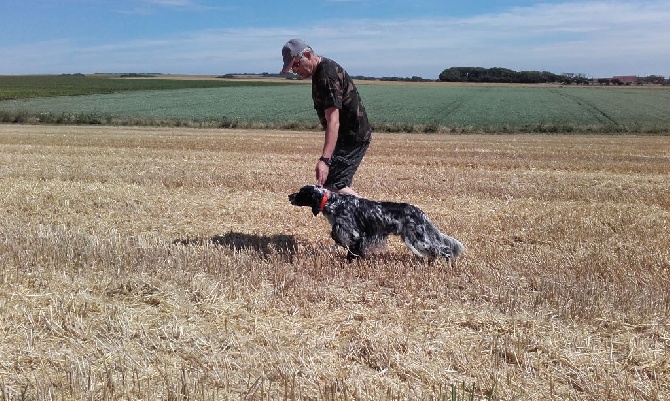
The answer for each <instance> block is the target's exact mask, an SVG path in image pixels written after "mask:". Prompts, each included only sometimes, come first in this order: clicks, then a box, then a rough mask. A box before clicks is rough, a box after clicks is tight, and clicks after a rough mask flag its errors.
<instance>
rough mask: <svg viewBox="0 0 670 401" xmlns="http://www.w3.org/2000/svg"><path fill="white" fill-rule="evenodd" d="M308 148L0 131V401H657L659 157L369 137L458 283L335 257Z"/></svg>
mask: <svg viewBox="0 0 670 401" xmlns="http://www.w3.org/2000/svg"><path fill="white" fill-rule="evenodd" d="M322 135H323V134H322V133H321V132H317V133H315V132H290V131H253V130H248V131H242V130H206V129H179V128H164V129H161V128H129V127H95V126H93V127H91V126H78V127H71V126H22V125H0V188H1V189H2V190H1V191H0V211H1V212H2V213H0V260H1V261H2V270H0V335H1V336H2V341H1V342H0V394H1V395H2V398H3V399H9V400H15V399H38V400H42V399H65V400H69V399H148V400H153V399H171V400H175V399H217V400H218V399H257V400H270V399H342V400H348V399H369V400H380V399H426V400H428V399H459V400H464V399H477V400H479V399H494V400H499V399H500V400H509V399H524V400H538V399H561V400H603V399H641V400H667V399H668V398H670V384H669V383H670V291H668V289H669V288H670V236H668V234H667V233H668V232H670V137H668V136H630V135H627V136H614V135H613V136H609V135H599V136H558V135H554V136H541V135H528V136H521V135H496V136H486V135H460V136H457V135H425V134H421V135H419V134H376V135H375V139H374V142H373V145H372V146H371V148H370V150H369V152H368V155H367V156H366V159H365V160H364V162H363V165H362V167H361V169H360V171H359V173H358V175H357V177H356V181H355V183H354V187H355V188H356V189H357V190H358V191H359V193H360V194H361V195H363V196H365V197H368V198H373V199H379V200H392V201H403V202H410V203H414V204H416V205H418V206H419V207H421V208H422V209H423V210H425V211H426V212H427V213H428V215H429V216H430V217H431V219H432V220H433V221H434V222H435V223H436V225H437V226H438V227H440V228H441V229H442V230H443V231H444V232H446V233H448V234H450V235H453V236H454V237H456V238H458V239H459V240H461V241H462V242H463V243H464V244H465V245H466V247H467V251H466V253H465V255H464V257H463V258H462V259H461V260H460V261H459V262H458V264H457V265H456V266H455V267H449V266H448V265H447V264H446V263H437V264H434V265H427V264H424V263H423V262H422V261H420V260H418V259H416V258H415V257H414V256H413V255H411V253H410V252H409V250H407V249H406V248H405V247H404V246H403V245H401V244H400V242H399V241H397V240H395V239H394V240H393V241H391V242H390V243H389V246H388V249H387V250H386V251H385V252H383V253H380V254H379V255H376V256H374V257H373V258H371V259H369V260H364V261H357V262H354V263H351V264H349V263H347V262H346V261H345V259H344V254H345V253H344V251H343V250H339V249H332V247H331V245H332V241H331V240H330V238H329V234H328V230H329V226H328V224H327V222H326V221H325V219H324V218H323V217H321V216H318V217H316V218H315V217H313V216H312V214H311V213H310V212H309V211H307V210H305V209H301V208H296V207H293V206H291V205H290V204H289V203H288V200H287V194H289V193H290V192H293V191H294V190H296V189H298V188H299V187H300V186H302V185H304V184H305V183H311V182H313V181H314V178H313V169H314V165H315V162H316V159H317V158H318V152H319V151H320V149H321V144H322Z"/></svg>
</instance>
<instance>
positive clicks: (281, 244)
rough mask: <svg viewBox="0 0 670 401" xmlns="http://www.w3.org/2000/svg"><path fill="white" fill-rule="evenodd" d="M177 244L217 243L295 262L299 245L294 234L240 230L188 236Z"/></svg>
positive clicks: (266, 256) (233, 248) (236, 249)
mask: <svg viewBox="0 0 670 401" xmlns="http://www.w3.org/2000/svg"><path fill="white" fill-rule="evenodd" d="M173 244H175V245H205V244H210V245H215V246H220V247H225V248H230V249H231V250H233V251H241V250H242V251H252V252H255V253H258V254H259V255H261V256H262V257H263V258H269V257H271V256H279V257H280V259H282V260H284V261H286V262H289V263H291V262H293V257H294V255H295V253H296V250H297V248H298V245H297V243H296V240H295V237H294V236H292V235H283V234H277V235H270V236H266V235H255V234H246V233H240V232H232V231H231V232H229V233H227V234H223V235H215V236H213V237H211V238H186V239H176V240H174V241H173Z"/></svg>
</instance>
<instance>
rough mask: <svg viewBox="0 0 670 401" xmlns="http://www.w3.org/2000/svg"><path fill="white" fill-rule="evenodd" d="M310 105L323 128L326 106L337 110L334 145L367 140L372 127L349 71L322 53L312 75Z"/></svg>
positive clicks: (353, 143)
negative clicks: (312, 101) (337, 121)
mask: <svg viewBox="0 0 670 401" xmlns="http://www.w3.org/2000/svg"><path fill="white" fill-rule="evenodd" d="M312 99H313V100H314V109H315V110H316V114H317V115H318V117H319V120H320V121H321V125H323V127H324V129H325V128H326V125H327V122H326V109H328V108H330V107H336V108H338V109H339V110H340V130H339V132H338V136H337V145H338V146H340V145H344V146H347V145H356V144H359V143H365V142H370V138H371V136H372V128H371V126H370V123H369V122H368V115H367V113H366V112H365V107H363V102H361V97H360V95H359V94H358V89H356V85H354V81H352V79H351V77H349V74H347V72H346V71H345V70H344V68H342V67H341V66H340V65H339V64H337V63H336V62H334V61H333V60H330V59H328V58H325V57H322V58H321V62H320V63H319V65H318V66H317V67H316V70H315V71H314V74H313V75H312Z"/></svg>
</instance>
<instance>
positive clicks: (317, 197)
mask: <svg viewBox="0 0 670 401" xmlns="http://www.w3.org/2000/svg"><path fill="white" fill-rule="evenodd" d="M325 193H326V189H325V188H320V187H317V186H316V185H305V186H304V187H302V188H300V191H298V192H296V193H293V194H290V195H289V196H288V200H289V202H291V205H294V206H310V207H311V208H312V213H314V215H315V216H316V215H317V214H319V206H320V205H321V198H323V194H325Z"/></svg>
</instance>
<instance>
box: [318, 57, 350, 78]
mask: <svg viewBox="0 0 670 401" xmlns="http://www.w3.org/2000/svg"><path fill="white" fill-rule="evenodd" d="M317 73H320V74H322V75H325V76H329V75H338V76H341V77H344V76H345V75H346V71H345V70H344V68H342V66H341V65H339V64H338V63H337V62H336V61H334V60H332V59H329V58H327V57H321V62H320V63H319V68H318V69H317Z"/></svg>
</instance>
